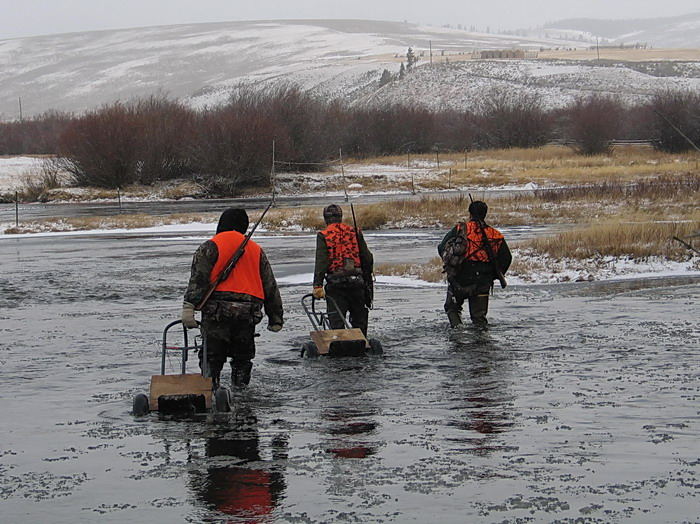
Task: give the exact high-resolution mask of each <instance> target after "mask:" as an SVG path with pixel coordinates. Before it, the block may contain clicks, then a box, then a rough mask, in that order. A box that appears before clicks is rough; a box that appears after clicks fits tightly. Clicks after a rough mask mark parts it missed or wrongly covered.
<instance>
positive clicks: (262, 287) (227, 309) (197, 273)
mask: <svg viewBox="0 0 700 524" xmlns="http://www.w3.org/2000/svg"><path fill="white" fill-rule="evenodd" d="M247 229H248V215H247V213H246V212H245V210H243V209H235V208H231V209H227V210H226V211H224V213H223V214H222V215H221V218H220V219H219V224H218V226H217V229H216V233H217V235H216V236H214V237H213V238H212V239H210V240H207V241H206V242H204V243H203V244H202V245H200V246H199V248H198V249H197V251H196V252H195V254H194V257H193V260H192V269H191V275H190V281H189V284H188V286H187V291H186V292H185V299H184V303H183V309H182V322H183V324H184V325H185V327H187V328H194V327H196V326H197V322H196V320H195V318H194V310H195V305H199V304H200V303H201V301H202V300H203V299H204V297H205V295H206V293H207V291H208V289H209V286H210V285H211V283H212V282H213V281H214V280H215V277H216V275H217V274H218V273H216V274H213V271H214V270H215V268H216V267H217V262H219V263H220V265H221V264H224V265H225V264H226V262H227V261H228V260H222V261H219V250H220V248H219V246H221V247H222V248H224V247H228V248H230V249H229V250H235V248H236V247H237V245H239V244H240V240H241V239H242V235H244V234H245V232H246V230H247ZM229 231H237V232H238V233H240V235H235V234H234V235H230V234H229V235H226V232H229ZM232 240H233V241H238V244H237V245H236V246H227V245H226V244H222V242H224V243H225V242H231V241H232ZM256 254H257V256H258V257H259V263H257V262H254V263H253V266H257V267H254V268H253V271H252V274H250V273H251V272H250V267H251V260H250V259H247V258H246V257H252V256H254V255H256ZM253 260H257V259H253ZM246 263H247V266H246ZM220 265H219V267H220ZM246 267H248V268H249V273H248V274H246V273H244V272H243V273H242V271H243V270H244V269H245V268H246ZM256 273H257V274H256ZM237 278H238V279H239V280H240V279H241V278H246V279H249V280H252V284H249V283H248V282H236V279H237ZM227 282H230V284H229V285H228V286H226V285H222V284H225V283H227ZM256 285H257V289H258V290H259V291H257V292H255V291H252V292H237V291H234V290H235V289H238V288H240V289H243V290H245V291H248V287H247V286H252V288H251V289H256ZM236 286H238V287H236ZM220 288H223V289H224V290H220ZM251 293H253V294H251ZM256 294H257V295H260V296H255V295H256ZM263 308H264V310H265V314H266V315H267V317H268V329H269V330H270V331H273V332H277V331H279V330H280V329H282V326H283V324H284V318H283V308H282V299H281V297H280V293H279V289H278V287H277V281H276V280H275V276H274V274H273V272H272V267H271V266H270V263H269V262H268V260H267V256H266V255H265V252H264V251H262V249H261V248H260V247H259V246H258V245H257V244H256V243H254V242H253V241H252V240H251V241H249V242H248V245H247V246H246V251H245V253H244V255H243V256H242V257H241V259H240V260H239V263H238V264H237V265H236V268H234V270H233V271H232V272H231V275H229V277H228V278H227V279H226V280H224V282H222V283H221V284H220V285H219V286H217V288H216V290H215V291H214V292H213V293H212V295H211V297H210V298H209V300H208V301H207V302H206V304H205V305H204V306H203V308H202V322H201V329H202V334H203V336H204V337H206V342H207V360H208V364H209V370H210V373H211V376H212V379H213V380H214V382H215V384H218V382H219V378H220V374H221V370H222V368H223V365H224V363H225V362H226V360H227V358H229V357H230V358H231V383H232V385H234V386H237V387H245V386H246V385H247V384H248V383H249V381H250V374H251V370H252V367H253V363H252V359H253V358H254V357H255V338H254V337H255V326H256V324H258V323H259V322H260V321H261V320H262V317H263ZM200 365H201V362H200Z"/></svg>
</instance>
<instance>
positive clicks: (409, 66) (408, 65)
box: [406, 47, 418, 71]
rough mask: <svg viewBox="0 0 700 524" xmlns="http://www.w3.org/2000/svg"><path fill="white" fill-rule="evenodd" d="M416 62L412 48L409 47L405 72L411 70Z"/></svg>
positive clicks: (416, 58)
mask: <svg viewBox="0 0 700 524" xmlns="http://www.w3.org/2000/svg"><path fill="white" fill-rule="evenodd" d="M416 62H418V57H416V54H415V53H414V52H413V48H412V47H409V48H408V52H406V71H410V70H411V69H413V66H414V65H416Z"/></svg>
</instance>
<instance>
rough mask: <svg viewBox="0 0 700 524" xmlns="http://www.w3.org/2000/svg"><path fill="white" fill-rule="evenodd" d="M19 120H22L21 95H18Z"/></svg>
mask: <svg viewBox="0 0 700 524" xmlns="http://www.w3.org/2000/svg"><path fill="white" fill-rule="evenodd" d="M19 121H20V122H21V121H22V97H21V96H20V97H19Z"/></svg>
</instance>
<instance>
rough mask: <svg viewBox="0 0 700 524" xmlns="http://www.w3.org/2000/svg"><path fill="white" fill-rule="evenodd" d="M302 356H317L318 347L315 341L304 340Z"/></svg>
mask: <svg viewBox="0 0 700 524" xmlns="http://www.w3.org/2000/svg"><path fill="white" fill-rule="evenodd" d="M301 356H302V357H306V358H316V357H317V356H318V348H317V347H316V344H314V343H313V342H304V345H303V346H301Z"/></svg>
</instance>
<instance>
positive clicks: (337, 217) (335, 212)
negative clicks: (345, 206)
mask: <svg viewBox="0 0 700 524" xmlns="http://www.w3.org/2000/svg"><path fill="white" fill-rule="evenodd" d="M323 219H324V220H325V221H326V224H333V223H335V222H340V221H341V220H343V210H342V208H341V207H340V206H339V205H336V204H331V205H330V206H327V207H325V208H324V209H323Z"/></svg>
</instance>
